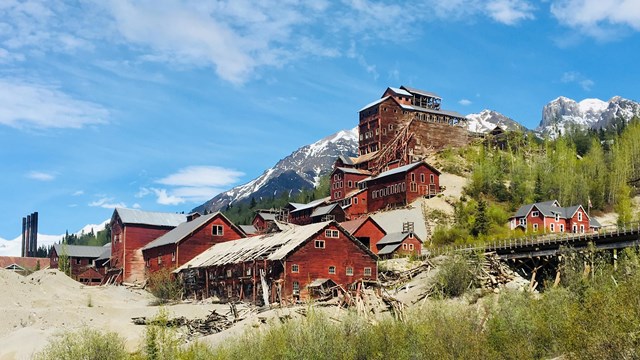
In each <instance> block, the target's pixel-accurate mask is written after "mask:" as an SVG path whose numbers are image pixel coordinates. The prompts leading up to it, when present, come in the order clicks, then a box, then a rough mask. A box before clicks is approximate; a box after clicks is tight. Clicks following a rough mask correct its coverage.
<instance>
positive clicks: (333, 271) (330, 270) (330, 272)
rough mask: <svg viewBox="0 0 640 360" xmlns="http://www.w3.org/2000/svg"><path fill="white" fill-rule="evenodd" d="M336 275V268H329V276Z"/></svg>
mask: <svg viewBox="0 0 640 360" xmlns="http://www.w3.org/2000/svg"><path fill="white" fill-rule="evenodd" d="M335 273H336V267H335V266H333V265H331V266H329V274H331V275H334V274H335Z"/></svg>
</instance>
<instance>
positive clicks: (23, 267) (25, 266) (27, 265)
mask: <svg viewBox="0 0 640 360" xmlns="http://www.w3.org/2000/svg"><path fill="white" fill-rule="evenodd" d="M50 262H51V260H50V259H49V258H38V257H20V256H0V269H5V270H10V271H14V272H17V273H18V274H21V275H27V274H30V273H31V272H32V271H35V270H36V269H47V268H49V263H50Z"/></svg>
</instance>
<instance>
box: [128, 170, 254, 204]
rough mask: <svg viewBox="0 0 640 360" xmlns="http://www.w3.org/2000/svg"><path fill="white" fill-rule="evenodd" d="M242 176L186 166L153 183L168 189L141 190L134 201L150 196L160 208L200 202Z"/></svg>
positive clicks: (229, 171) (231, 171) (233, 183)
mask: <svg viewBox="0 0 640 360" xmlns="http://www.w3.org/2000/svg"><path fill="white" fill-rule="evenodd" d="M243 175H244V173H242V172H240V171H237V170H233V169H226V168H223V167H219V166H189V167H186V168H183V169H180V170H178V171H177V172H176V173H174V174H170V175H168V176H166V177H164V178H162V179H159V180H157V181H156V183H158V184H162V185H166V186H169V187H170V188H155V187H148V188H147V187H142V188H140V190H139V191H138V193H137V194H136V197H139V198H141V197H144V196H147V195H149V194H154V195H155V196H156V202H157V203H158V204H161V205H178V204H182V203H186V202H189V203H197V202H203V201H207V200H209V199H211V198H212V197H214V196H215V195H217V194H219V193H221V192H222V191H224V190H226V189H228V188H229V187H231V186H233V185H235V184H237V183H238V181H239V180H240V178H241V177H242V176H243Z"/></svg>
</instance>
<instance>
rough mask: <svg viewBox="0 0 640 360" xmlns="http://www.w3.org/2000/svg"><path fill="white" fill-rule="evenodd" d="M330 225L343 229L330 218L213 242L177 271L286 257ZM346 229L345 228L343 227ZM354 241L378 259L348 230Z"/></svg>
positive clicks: (350, 237)
mask: <svg viewBox="0 0 640 360" xmlns="http://www.w3.org/2000/svg"><path fill="white" fill-rule="evenodd" d="M329 225H335V226H337V227H338V228H339V229H342V227H340V225H339V224H338V223H336V222H335V221H327V222H321V223H316V224H310V225H305V226H296V227H293V228H291V229H288V230H285V231H282V232H279V233H271V234H265V235H260V236H253V237H248V238H244V239H239V240H233V241H227V242H223V243H219V244H216V245H213V246H212V247H210V248H209V249H208V250H206V251H205V252H203V253H202V254H200V255H198V256H196V257H195V258H193V259H192V260H191V261H189V262H187V263H186V264H184V265H182V266H181V267H179V268H177V269H176V270H174V272H180V271H181V270H184V269H188V268H200V267H210V266H221V265H228V264H238V263H243V262H247V261H254V260H263V259H266V260H270V261H276V260H283V259H285V258H286V257H287V256H288V255H289V254H290V253H291V252H292V251H294V250H295V249H296V248H298V247H299V246H301V245H302V244H304V243H305V242H306V241H307V240H309V239H311V238H312V237H314V236H315V235H316V234H318V233H319V232H321V231H322V230H323V229H325V228H326V227H328V226H329ZM343 230H344V229H343ZM345 233H346V235H347V236H348V237H349V239H350V240H351V241H353V242H354V243H355V244H357V245H358V246H359V247H360V248H361V249H363V250H364V251H366V252H367V253H368V254H369V255H370V256H371V257H373V258H376V256H375V254H373V253H372V252H371V251H370V250H369V249H368V248H367V247H365V246H364V245H362V244H361V243H360V242H359V241H358V240H356V239H355V238H354V237H353V236H351V235H350V234H349V233H347V232H346V231H345Z"/></svg>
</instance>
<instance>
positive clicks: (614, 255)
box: [613, 249, 618, 270]
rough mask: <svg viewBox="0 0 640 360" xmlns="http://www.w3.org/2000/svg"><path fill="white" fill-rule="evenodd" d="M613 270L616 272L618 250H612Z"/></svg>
mask: <svg viewBox="0 0 640 360" xmlns="http://www.w3.org/2000/svg"><path fill="white" fill-rule="evenodd" d="M613 270H618V249H613Z"/></svg>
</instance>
